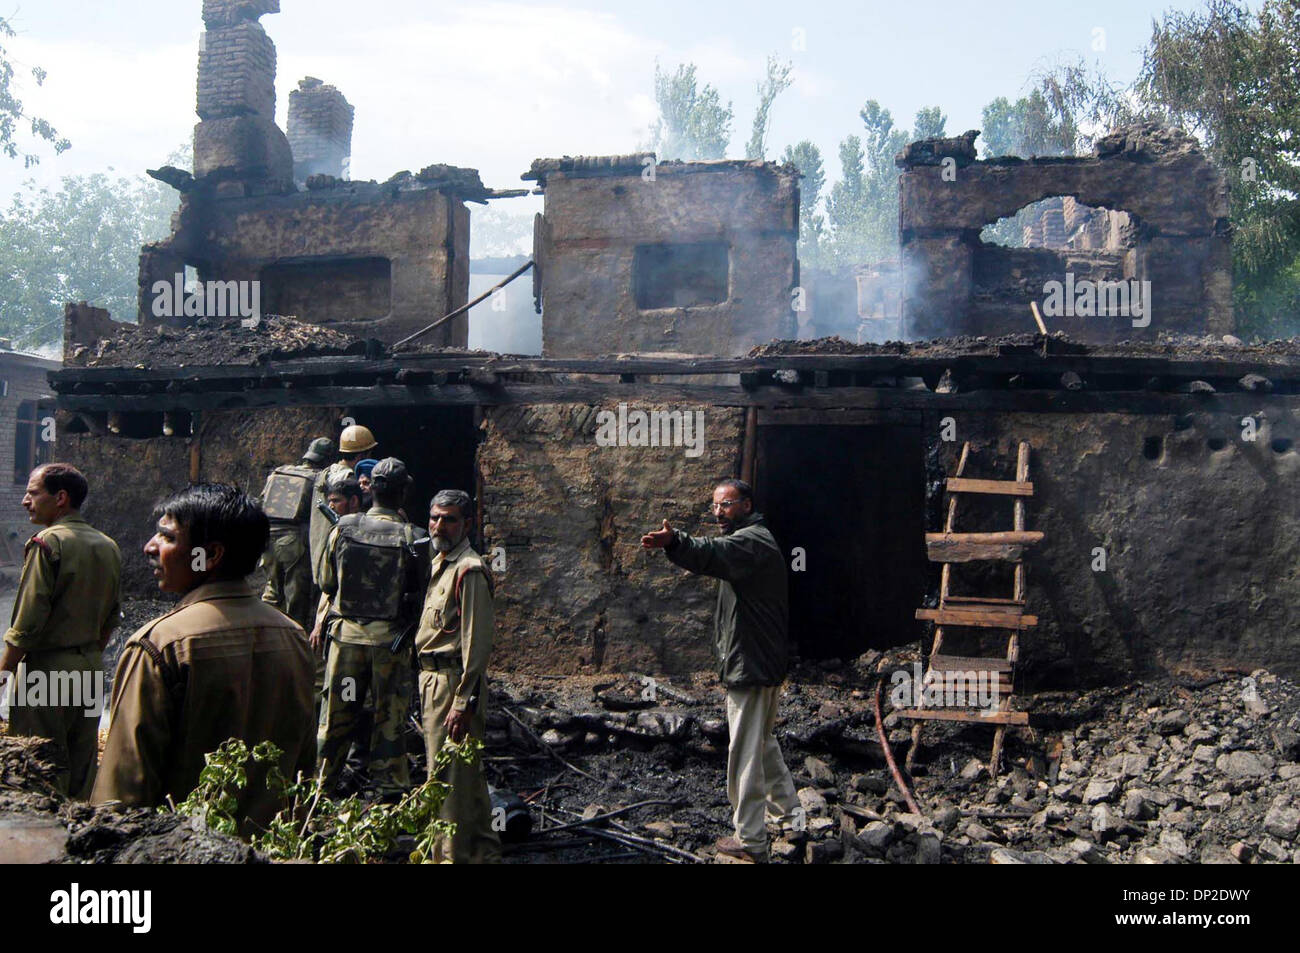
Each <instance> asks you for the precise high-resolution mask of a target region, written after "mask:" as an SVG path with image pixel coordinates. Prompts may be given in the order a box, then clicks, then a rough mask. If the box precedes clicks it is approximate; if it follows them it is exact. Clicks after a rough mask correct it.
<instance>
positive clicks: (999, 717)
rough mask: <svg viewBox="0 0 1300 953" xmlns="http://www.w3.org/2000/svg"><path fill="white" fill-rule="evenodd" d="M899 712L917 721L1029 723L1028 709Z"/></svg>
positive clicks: (917, 709) (942, 709) (927, 709)
mask: <svg viewBox="0 0 1300 953" xmlns="http://www.w3.org/2000/svg"><path fill="white" fill-rule="evenodd" d="M898 714H899V715H900V716H901V717H903V718H913V719H915V720H917V721H967V722H976V723H978V724H981V725H1027V724H1029V712H1027V711H993V712H989V713H987V714H985V713H984V712H982V711H964V710H962V709H960V708H900V709H898Z"/></svg>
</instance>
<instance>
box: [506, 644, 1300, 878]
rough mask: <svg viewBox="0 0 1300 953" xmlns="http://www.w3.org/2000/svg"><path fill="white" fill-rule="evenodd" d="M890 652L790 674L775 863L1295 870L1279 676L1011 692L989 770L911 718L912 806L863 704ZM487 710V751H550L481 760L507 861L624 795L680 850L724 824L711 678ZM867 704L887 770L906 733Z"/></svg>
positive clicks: (1299, 752) (521, 683)
mask: <svg viewBox="0 0 1300 953" xmlns="http://www.w3.org/2000/svg"><path fill="white" fill-rule="evenodd" d="M909 654H910V656H915V651H914V650H913V651H912V652H911V653H906V652H894V653H890V654H889V655H888V656H886V657H883V658H882V657H880V656H879V655H877V654H875V653H871V654H870V655H869V656H867V657H864V658H863V659H859V660H858V661H857V662H856V663H852V664H840V663H838V662H828V663H818V664H808V663H805V664H803V665H801V666H800V668H799V670H798V671H797V672H796V673H795V675H794V676H793V677H792V680H791V682H790V684H789V685H788V687H787V690H786V695H785V698H784V699H783V702H782V707H781V721H780V722H778V727H777V737H778V738H779V739H780V741H781V744H782V748H783V750H784V752H785V756H786V761H787V763H788V764H789V765H790V767H791V770H792V772H793V774H794V777H795V781H796V784H797V786H798V788H799V799H800V802H801V805H802V807H803V814H804V817H803V818H802V823H801V824H796V825H795V829H788V828H787V829H786V830H785V831H784V832H783V833H780V834H778V832H777V831H776V830H775V829H773V836H774V841H773V860H774V861H775V862H782V861H785V862H805V863H831V862H846V863H882V862H889V863H1121V864H1122V863H1144V864H1151V863H1168V864H1176V863H1198V862H1199V863H1284V862H1295V861H1297V860H1300V836H1298V831H1300V764H1297V759H1300V688H1297V686H1295V685H1294V684H1292V683H1291V682H1289V681H1287V680H1285V679H1282V678H1279V677H1277V676H1275V675H1272V674H1270V673H1268V672H1264V671H1260V672H1256V673H1254V674H1253V675H1251V676H1249V677H1237V676H1232V677H1222V678H1218V679H1215V680H1212V681H1209V682H1205V681H1203V682H1200V683H1188V684H1184V683H1180V682H1177V681H1162V682H1149V683H1137V684H1133V685H1130V686H1126V687H1122V688H1106V689H1098V690H1095V691H1089V692H1081V693H1080V692H1051V693H1042V694H1039V695H1032V696H1022V697H1021V698H1020V703H1021V704H1020V707H1022V708H1023V709H1024V710H1027V711H1030V712H1031V713H1032V714H1033V717H1034V720H1035V723H1036V724H1037V725H1038V726H1039V727H1038V728H1037V729H1036V731H1035V732H1034V735H1033V736H1032V737H1031V736H1028V735H1026V734H1025V733H1023V732H1020V733H1015V732H1013V733H1010V734H1008V737H1007V747H1006V753H1005V755H1004V765H1003V769H1002V771H1001V772H1000V773H999V775H998V776H997V777H996V778H992V779H991V778H990V777H989V773H988V770H987V767H986V765H985V761H986V760H987V758H988V756H989V750H990V746H991V742H992V737H993V731H992V729H991V728H990V727H986V726H979V725H942V724H935V723H927V725H926V726H925V732H924V736H923V746H922V748H921V752H920V755H919V758H918V763H917V765H916V768H915V771H916V777H915V779H914V783H915V788H916V797H917V800H918V802H919V804H920V806H921V809H922V811H923V814H921V815H917V814H914V813H911V812H910V811H909V809H908V807H907V806H906V804H905V802H904V798H903V796H902V795H901V793H900V792H899V791H898V790H897V788H896V787H895V785H894V784H893V781H892V779H891V777H890V773H889V771H888V769H887V767H886V765H885V761H884V758H883V751H882V749H881V747H880V745H879V742H878V734H877V730H876V728H875V725H874V718H873V716H872V715H871V701H870V695H871V691H872V690H873V689H874V683H875V680H876V678H877V677H879V674H878V673H882V674H883V675H884V677H885V678H886V682H885V684H886V687H887V688H888V686H889V685H890V684H891V683H890V681H889V675H890V673H892V671H894V670H895V669H897V668H899V667H900V666H910V663H911V658H910V657H909ZM670 692H671V693H672V695H675V696H676V697H675V698H674V697H672V696H670V694H669V693H670ZM885 694H886V698H888V691H886V693H885ZM683 699H684V700H683ZM497 701H498V702H499V704H496V705H494V707H493V710H492V713H491V715H490V720H489V726H490V732H489V735H490V736H489V751H490V752H491V753H500V752H502V751H503V750H506V749H514V750H517V751H521V752H522V751H525V750H527V751H531V752H538V751H541V750H545V751H548V752H549V755H540V754H536V753H534V754H531V755H527V756H520V757H517V758H515V759H513V760H511V759H507V758H501V759H500V760H498V761H496V762H493V763H491V764H490V766H489V773H490V776H491V775H495V779H494V783H496V784H498V785H506V786H510V787H511V789H512V790H516V791H519V792H521V793H522V794H523V795H524V797H525V799H526V800H528V799H530V798H531V800H530V801H529V803H530V804H532V806H533V809H534V813H535V815H537V817H538V818H539V820H540V823H537V824H536V825H535V828H534V830H535V832H534V835H533V839H534V841H535V843H533V844H531V845H529V846H528V847H527V849H526V853H525V854H523V855H520V856H527V857H528V858H529V859H534V860H535V859H539V857H538V853H537V851H538V850H540V849H542V848H543V847H544V845H545V835H539V834H538V833H537V831H538V830H540V829H543V828H546V827H548V826H553V825H555V824H561V823H564V824H566V825H567V824H572V823H573V822H574V818H581V817H583V816H587V817H592V816H595V815H599V814H604V813H608V812H610V811H617V810H619V809H621V808H627V807H628V806H629V805H635V804H638V803H640V802H643V801H646V802H650V803H648V804H647V805H646V806H643V807H640V808H635V809H634V810H631V811H628V812H627V813H625V814H623V815H621V816H620V817H619V822H620V823H621V825H622V826H621V830H622V831H624V832H626V833H631V834H637V835H639V836H642V837H648V838H651V839H652V840H653V841H654V842H655V843H657V844H662V845H665V846H668V847H672V848H674V849H676V850H679V851H686V852H687V853H690V854H693V855H695V856H696V857H697V858H699V859H708V858H709V856H710V854H711V845H712V842H713V840H714V839H715V838H716V837H718V836H722V835H724V834H728V833H730V830H729V826H728V820H729V808H728V807H727V804H726V797H725V776H724V773H725V757H726V744H727V729H726V722H725V720H724V718H723V713H722V706H721V692H720V689H719V688H718V686H717V684H716V681H715V680H713V679H712V678H711V677H709V676H699V677H697V678H696V679H695V680H694V682H693V683H692V684H691V685H690V687H689V688H685V689H683V688H676V687H672V686H666V685H665V684H663V683H658V682H654V681H651V680H649V679H647V678H646V677H645V676H640V675H633V676H627V677H625V678H623V679H620V680H614V679H611V678H610V677H608V676H607V677H605V678H604V679H603V680H602V679H600V678H597V677H588V676H584V677H571V678H566V679H564V680H563V681H560V680H545V679H538V678H531V679H530V678H526V677H522V676H521V677H517V678H515V679H514V680H511V681H509V682H504V683H503V685H502V687H501V689H500V691H499V692H498V698H497ZM507 711H508V712H509V714H506V712H507ZM886 711H889V713H888V714H887V715H886V717H885V728H886V730H887V732H888V736H889V739H890V743H891V745H892V747H893V748H894V752H895V755H896V757H897V759H898V761H899V763H900V764H901V763H902V760H903V757H904V755H905V754H906V752H907V748H908V745H909V744H910V735H911V728H910V722H907V721H905V720H903V719H901V718H900V717H899V715H898V714H897V713H895V712H892V711H890V709H889V707H888V704H886ZM528 758H531V759H532V760H526V759H528ZM566 763H567V765H568V767H566V766H565V764H566ZM611 823H613V822H611ZM800 827H802V829H799V828H800ZM572 833H573V832H572V830H571V829H570V830H568V831H566V834H570V835H571V834H572ZM605 846H608V845H605ZM587 849H588V850H589V849H590V848H587ZM574 850H578V853H573V851H574ZM553 853H555V855H556V856H553V857H548V858H547V859H552V860H558V859H564V860H577V859H583V856H582V853H581V850H580V849H578V848H574V847H571V846H570V847H566V848H564V849H557V850H556V851H555V852H553ZM641 859H642V860H644V859H646V858H645V857H644V856H642V858H641ZM665 859H667V860H674V859H680V858H678V857H674V856H671V855H666V856H665Z"/></svg>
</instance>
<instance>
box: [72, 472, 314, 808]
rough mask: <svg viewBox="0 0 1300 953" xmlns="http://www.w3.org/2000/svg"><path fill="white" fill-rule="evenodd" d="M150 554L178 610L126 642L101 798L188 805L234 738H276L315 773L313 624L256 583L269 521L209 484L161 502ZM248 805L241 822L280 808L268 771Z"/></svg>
mask: <svg viewBox="0 0 1300 953" xmlns="http://www.w3.org/2000/svg"><path fill="white" fill-rule="evenodd" d="M161 510H162V516H161V518H160V519H159V520H158V527H157V529H158V531H157V533H156V534H155V535H154V537H153V538H152V539H150V540H149V542H148V543H147V544H146V545H145V548H144V553H145V556H146V557H147V558H148V560H149V563H150V565H151V566H152V567H153V571H154V576H155V577H156V578H157V579H158V588H159V589H161V590H163V591H164V592H175V593H179V594H181V595H182V598H181V601H180V602H179V603H178V604H177V606H176V608H175V609H173V610H172V611H171V612H168V613H166V614H165V615H162V616H159V617H158V618H157V619H154V620H153V621H152V622H150V623H149V624H148V625H146V626H144V627H143V628H141V629H140V630H139V631H137V632H136V633H135V634H134V635H132V636H131V638H130V639H128V640H127V643H126V646H125V648H124V649H123V650H122V657H121V659H120V660H119V661H118V664H117V675H116V680H115V682H114V684H113V707H112V712H111V715H110V719H109V727H108V742H107V744H106V745H105V747H104V759H103V762H102V764H101V765H100V769H99V779H98V780H97V781H96V783H95V792H94V796H93V798H92V799H93V800H94V801H95V802H96V803H103V802H107V801H121V802H122V803H124V804H129V805H145V806H149V805H160V804H163V803H164V802H165V801H166V799H167V798H168V797H170V798H172V799H173V800H174V801H177V802H179V801H181V800H183V799H184V798H185V797H187V796H188V795H189V793H190V792H191V791H192V790H193V789H194V787H195V786H196V785H197V783H198V780H199V773H200V771H202V769H203V765H204V755H207V754H209V753H211V752H213V751H215V750H216V749H217V748H218V747H220V746H221V744H222V743H223V742H225V741H227V740H228V739H230V738H239V739H241V740H242V741H244V743H245V744H247V745H248V747H249V748H250V749H251V748H253V747H254V746H255V745H257V744H259V743H261V742H263V741H270V742H272V743H274V744H275V745H276V746H277V747H279V748H280V750H281V751H282V752H283V755H282V757H281V759H280V762H279V766H280V770H281V771H283V772H284V775H285V777H286V778H289V779H291V780H292V779H293V778H294V777H295V776H296V775H297V773H298V772H302V773H303V774H304V775H306V776H311V774H312V771H313V766H314V761H315V759H314V754H315V746H314V744H313V741H312V734H313V732H312V727H313V724H312V721H313V720H312V664H311V653H310V651H309V650H308V648H307V641H306V638H305V637H304V636H303V632H302V630H301V629H300V628H299V627H298V626H297V624H296V623H294V622H293V621H292V620H290V619H288V618H287V617H285V616H284V615H283V614H282V613H280V612H277V611H276V610H275V609H273V608H271V607H270V606H269V605H267V604H266V603H265V602H263V601H262V600H261V599H259V598H258V597H257V595H256V594H255V593H254V592H253V591H252V590H251V589H250V588H249V587H248V585H247V583H246V582H245V581H244V577H245V576H247V575H248V574H249V573H250V572H252V571H253V568H254V567H255V566H256V565H257V560H258V556H259V555H260V554H261V553H262V551H263V550H264V549H265V548H266V540H267V537H268V535H269V526H268V524H267V519H266V515H265V514H264V513H263V512H262V509H261V507H260V506H259V505H258V503H257V501H256V500H254V499H253V498H251V497H249V496H247V495H246V494H244V493H242V492H240V491H239V490H238V489H237V488H236V487H232V486H221V485H218V484H212V483H204V484H199V485H197V486H192V487H190V488H189V489H187V490H183V491H181V492H180V493H178V494H176V495H175V496H173V497H172V498H171V499H169V500H167V501H166V502H165V503H163V505H162V508H161ZM248 774H249V779H248V780H249V783H248V786H247V787H246V788H245V793H244V795H243V796H242V800H241V802H240V804H239V806H238V809H237V811H238V813H239V814H240V815H241V816H242V818H243V822H242V825H241V829H242V830H243V831H244V832H245V833H247V832H248V831H249V830H250V829H257V828H262V827H264V826H265V825H266V823H267V822H268V821H269V820H270V819H271V818H272V817H273V816H274V813H275V810H276V809H277V807H278V806H279V805H278V804H277V803H276V800H275V799H274V798H273V797H271V796H270V795H269V794H268V793H267V791H266V786H265V779H264V775H263V772H262V769H261V767H260V766H256V765H254V764H253V762H252V761H251V759H250V761H249V763H248Z"/></svg>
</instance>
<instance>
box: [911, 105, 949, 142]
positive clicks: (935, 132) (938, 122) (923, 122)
mask: <svg viewBox="0 0 1300 953" xmlns="http://www.w3.org/2000/svg"><path fill="white" fill-rule="evenodd" d="M947 124H948V117H947V116H945V115H944V114H943V111H942V110H941V109H940V108H939V107H938V106H931V107H929V108H928V109H927V108H924V107H922V108H921V109H918V110H917V111H916V123H915V125H913V126H912V138H913V139H936V138H938V137H939V136H942V135H943V134H944V126H946V125H947Z"/></svg>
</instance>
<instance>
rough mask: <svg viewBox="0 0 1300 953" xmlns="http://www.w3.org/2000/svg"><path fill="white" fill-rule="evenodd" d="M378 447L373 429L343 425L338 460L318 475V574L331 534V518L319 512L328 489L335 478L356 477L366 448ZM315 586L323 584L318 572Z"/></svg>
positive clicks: (314, 552)
mask: <svg viewBox="0 0 1300 953" xmlns="http://www.w3.org/2000/svg"><path fill="white" fill-rule="evenodd" d="M377 446H379V442H378V441H377V440H375V435H374V434H373V433H371V432H370V429H369V428H368V427H362V426H359V425H357V424H353V425H352V426H351V427H344V428H343V433H341V434H340V435H339V459H338V461H337V462H335V463H331V464H330V465H329V466H327V467H326V468H325V469H324V470H322V471H321V472H320V474H319V475H318V476H317V477H316V488H315V493H314V494H313V496H312V500H311V533H310V536H311V565H312V573H313V574H315V573H316V567H317V566H319V565H320V560H321V552H322V551H323V550H324V548H325V538H326V537H327V536H329V532H330V521H329V520H328V519H327V518H326V517H325V516H324V514H322V513H321V512H320V508H319V505H320V504H321V503H322V502H324V501H325V489H326V487H328V486H329V484H330V483H331V482H332V481H334V480H342V479H346V478H349V477H351V478H355V477H356V473H355V471H354V470H353V467H355V466H356V465H357V464H358V463H359V462H361V460H362V458H364V457H365V455H366V451H367V450H373V449H374V448H375V447H377ZM316 586H317V588H319V587H320V576H319V575H316Z"/></svg>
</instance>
